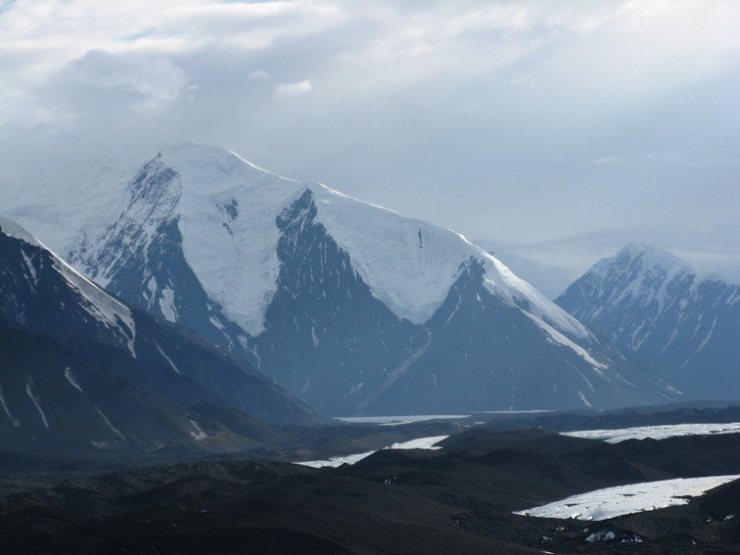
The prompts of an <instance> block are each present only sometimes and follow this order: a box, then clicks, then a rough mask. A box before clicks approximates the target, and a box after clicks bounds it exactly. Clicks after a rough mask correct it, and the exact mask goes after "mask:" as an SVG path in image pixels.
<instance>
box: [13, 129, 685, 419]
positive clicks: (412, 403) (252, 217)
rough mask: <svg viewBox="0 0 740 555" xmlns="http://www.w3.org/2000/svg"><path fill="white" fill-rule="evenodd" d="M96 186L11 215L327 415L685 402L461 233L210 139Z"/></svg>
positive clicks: (32, 198) (117, 288)
mask: <svg viewBox="0 0 740 555" xmlns="http://www.w3.org/2000/svg"><path fill="white" fill-rule="evenodd" d="M93 175H94V176H95V177H94V179H93V180H92V181H85V180H82V181H71V182H65V183H57V184H56V190H63V191H64V192H65V194H64V197H59V198H54V199H53V202H55V203H56V205H55V206H56V210H57V218H56V219H55V221H54V222H50V221H49V220H48V219H46V218H44V219H43V221H42V220H41V219H40V218H39V216H38V215H39V214H48V212H49V207H48V205H49V203H50V202H52V201H51V200H50V199H49V197H48V193H49V191H50V190H54V187H47V188H45V189H44V188H42V189H41V190H40V191H41V192H38V191H32V192H31V193H30V194H29V196H28V197H26V198H25V199H23V200H22V201H19V202H18V203H16V205H15V206H14V207H13V208H12V209H11V210H10V211H9V212H10V213H11V214H13V215H14V216H15V217H17V218H19V219H20V221H22V222H23V223H24V224H25V225H27V226H29V227H30V228H32V229H39V230H40V231H41V232H43V233H44V235H42V237H48V240H50V241H53V243H52V247H54V248H55V249H57V250H58V251H59V252H62V253H64V254H65V256H66V258H67V259H69V260H70V261H71V263H72V264H74V265H75V267H77V268H78V269H79V270H81V271H82V272H83V273H85V274H86V275H88V276H90V277H91V278H92V279H93V280H94V281H95V282H97V283H98V284H100V285H101V286H103V287H104V288H105V289H106V290H107V291H108V292H110V293H113V294H114V295H116V296H118V297H120V298H122V299H124V300H125V301H127V302H128V303H130V304H131V305H134V306H136V307H139V308H141V309H144V310H147V311H149V312H151V313H153V314H155V315H157V316H159V317H161V318H164V319H167V320H169V321H171V322H177V323H178V324H181V325H183V326H185V327H187V328H189V329H190V330H192V331H194V332H196V333H197V334H199V335H201V336H202V337H204V338H205V339H207V340H208V341H210V342H212V343H214V344H216V345H219V346H220V347H222V348H223V349H224V350H227V351H229V352H230V353H232V354H233V355H235V356H237V357H240V358H243V359H246V360H248V361H250V362H251V363H253V364H254V365H255V366H256V367H257V368H258V369H259V370H260V371H261V372H263V373H265V374H267V375H269V376H271V377H273V378H274V379H275V380H276V381H277V382H278V383H280V384H281V385H282V386H284V387H285V388H286V389H287V390H288V391H289V392H290V393H292V394H293V395H296V396H299V397H300V398H301V399H303V400H305V401H307V402H308V403H309V404H311V405H312V406H314V407H316V408H318V409H319V410H320V411H322V412H324V413H325V414H332V415H336V414H348V413H381V412H384V413H388V412H391V413H408V412H414V411H441V410H445V411H448V410H449V411H452V410H455V411H465V410H475V409H478V410H489V409H545V408H550V409H555V408H573V407H589V406H594V407H607V406H623V405H631V404H639V403H653V402H658V401H661V400H666V399H669V398H673V397H674V396H675V394H674V393H671V391H670V389H668V388H667V387H666V386H665V384H662V383H637V382H636V378H635V376H632V375H631V373H630V369H629V368H628V367H627V366H626V365H624V364H623V363H622V362H620V361H619V360H618V359H615V358H614V357H613V356H612V354H611V353H609V352H608V351H607V350H606V349H605V348H604V347H603V346H601V345H600V344H599V342H598V341H596V340H595V339H594V337H593V336H592V335H591V334H590V333H589V331H588V330H587V329H586V328H585V327H584V326H583V325H582V324H581V323H580V322H579V321H578V320H577V319H575V318H573V317H572V316H570V315H569V314H568V313H567V312H565V311H564V310H562V309H561V308H560V307H558V306H556V305H555V304H554V303H552V302H551V301H549V300H548V299H546V298H545V297H544V296H543V295H542V294H541V293H540V292H539V291H538V290H537V289H535V288H534V287H532V286H531V285H530V284H528V283H527V282H525V281H523V280H521V279H520V278H518V277H517V276H516V275H514V274H513V273H512V272H511V271H510V270H509V269H508V268H507V267H506V266H504V265H503V264H502V263H501V262H500V261H499V260H497V259H496V258H495V257H493V256H491V255H490V254H488V253H487V252H485V251H484V250H483V249H481V248H479V247H477V246H476V245H473V244H472V243H470V242H468V241H467V240H466V239H465V238H464V237H462V236H461V235H459V234H457V233H454V232H452V231H449V230H446V229H441V228H439V227H436V226H434V225H431V224H429V223H427V222H424V221H421V220H416V219H412V218H407V217H403V216H401V215H399V214H397V213H395V212H392V211H390V210H386V209H384V208H381V207H378V206H374V205H370V204H366V203H363V202H360V201H358V200H355V199H352V198H350V197H347V196H345V195H343V194H341V193H338V192H337V191H334V190H332V189H329V188H328V187H326V186H324V185H322V184H320V183H302V182H298V181H295V180H292V179H287V178H284V177H280V176H277V175H274V174H271V173H269V172H267V171H265V170H263V169H261V168H258V167H256V166H254V165H252V164H250V163H248V162H246V161H244V160H243V159H241V158H240V157H238V156H237V155H235V154H233V153H231V152H229V151H226V150H224V149H221V148H217V147H208V146H203V145H198V144H195V143H186V144H183V145H179V146H176V147H170V148H166V149H162V150H161V151H160V152H159V153H158V154H157V155H156V156H155V157H154V158H152V159H151V160H149V161H147V162H144V163H142V165H141V167H140V168H139V169H138V170H137V171H135V172H133V173H132V174H131V175H130V176H129V177H128V178H127V179H122V178H121V175H120V174H119V173H118V172H111V175H110V176H108V177H106V176H105V172H97V173H95V174H93ZM91 190H92V191H94V193H89V191H91ZM103 190H106V191H110V194H109V195H108V197H109V198H110V199H111V200H110V201H109V204H105V202H104V199H105V198H106V195H103V194H102V193H101V191H103ZM87 196H90V197H91V198H92V200H91V201H90V202H88V203H86V198H87ZM113 204H114V206H111V205H113ZM91 211H95V212H97V213H98V214H99V216H98V218H97V219H96V218H95V217H94V216H93V215H91V214H90V212H91ZM75 222H84V227H83V228H80V226H79V224H76V223H75Z"/></svg>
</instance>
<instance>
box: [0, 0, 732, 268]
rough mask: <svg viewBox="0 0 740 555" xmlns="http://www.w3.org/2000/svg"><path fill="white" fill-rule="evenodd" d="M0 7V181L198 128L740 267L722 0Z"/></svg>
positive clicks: (315, 175) (568, 227)
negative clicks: (699, 253)
mask: <svg viewBox="0 0 740 555" xmlns="http://www.w3.org/2000/svg"><path fill="white" fill-rule="evenodd" d="M0 6H1V7H0V160H2V164H1V165H0V187H5V188H6V190H8V189H10V188H11V187H17V186H18V185H19V184H24V183H26V182H31V181H34V180H38V179H43V178H44V177H48V175H49V174H50V173H51V172H53V171H54V170H55V169H56V168H58V167H60V166H63V165H68V164H75V163H79V161H80V160H90V159H97V158H100V157H102V156H111V155H139V154H145V153H152V154H154V153H156V150H157V148H158V147H159V146H160V145H162V144H167V143H173V142H181V141H183V140H186V139H195V140H197V141H200V142H205V143H213V144H219V145H223V146H226V147H229V148H231V149H233V150H235V151H237V152H239V153H240V154H242V155H243V156H244V157H245V158H247V159H249V160H252V161H253V162H255V163H257V164H259V165H262V166H264V167H267V168H270V169H272V170H273V171H276V172H278V173H281V174H284V175H289V176H292V177H297V178H302V179H307V180H319V181H322V182H324V183H326V184H328V185H330V186H333V187H335V188H337V189H339V190H342V191H343V192H345V193H348V194H350V195H353V196H356V197H359V198H362V199H365V200H369V201H372V202H376V203H379V204H382V205H385V206H388V207H390V208H394V209H396V210H398V211H400V212H402V213H406V214H409V215H413V216H418V217H422V218H426V219H429V220H431V221H434V222H436V223H439V224H441V225H444V226H446V227H451V228H454V229H456V230H459V231H462V232H463V233H465V234H467V235H468V236H471V237H477V238H485V239H490V240H492V241H494V242H496V241H500V242H501V243H502V244H503V243H506V244H508V245H515V244H519V243H521V242H541V241H546V240H552V239H556V238H562V237H568V236H576V237H578V238H579V240H580V241H582V239H583V237H584V236H586V237H588V236H593V237H604V236H609V237H612V236H613V237H620V238H621V237H629V238H636V239H642V240H644V241H647V242H653V243H656V244H658V245H661V246H665V247H669V248H674V249H678V248H680V247H683V250H685V251H686V252H690V251H696V252H698V251H703V252H704V255H706V253H707V252H709V253H710V254H711V253H714V254H715V255H716V257H718V258H717V260H720V259H722V260H724V261H725V263H726V262H727V260H730V262H732V263H737V265H738V268H740V245H739V244H738V243H740V177H739V176H740V171H739V170H740V157H739V156H738V154H740V102H739V101H738V99H739V98H740V2H735V1H733V0H727V1H721V0H717V1H713V0H710V1H707V0H674V1H669V0H629V1H627V0H620V1H616V0H615V1H608V0H602V1H599V2H593V1H584V2H578V1H571V2H562V1H550V2H548V1H526V0H516V1H511V2H508V1H503V0H502V1H488V2H473V1H471V2H451V1H450V2H443V1H439V2H400V1H396V2H384V1H382V0H378V1H373V2H358V1H355V2H341V1H330V0H327V1H301V0H297V1H293V2H260V3H246V2H233V1H232V2H216V1H210V2H209V1H187V0H186V1H182V0H179V1H172V0H157V2H149V1H143V0H141V1H138V0H127V1H118V2H116V1H112V0H111V1H100V0H98V1H95V0H63V1H62V0H32V1H23V0H16V1H8V0H4V1H3V0H0ZM733 232H734V233H733ZM610 234H611V235H610ZM733 257H735V258H733ZM710 258H711V256H710ZM733 260H734V262H733ZM710 266H711V264H710Z"/></svg>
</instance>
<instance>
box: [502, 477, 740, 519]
mask: <svg viewBox="0 0 740 555" xmlns="http://www.w3.org/2000/svg"><path fill="white" fill-rule="evenodd" d="M738 478H740V474H736V475H732V476H709V477H703V478H677V479H673V480H661V481H658V482H642V483H639V484H629V485H626V486H616V487H611V488H604V489H598V490H594V491H590V492H587V493H580V494H578V495H573V496H571V497H568V498H566V499H563V500H561V501H555V502H553V503H548V504H547V505H543V506H541V507H535V508H533V509H527V510H525V511H516V512H515V513H514V514H517V515H524V516H531V517H537V518H562V519H577V520H597V521H598V520H607V519H610V518H614V517H618V516H622V515H629V514H633V513H639V512H643V511H654V510H656V509H662V508H665V507H670V506H672V505H685V504H687V503H688V502H689V498H690V497H697V496H700V495H703V494H704V493H706V492H707V491H709V490H711V489H714V488H716V487H718V486H721V485H722V484H726V483H728V482H732V481H734V480H737V479H738Z"/></svg>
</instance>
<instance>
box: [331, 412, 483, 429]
mask: <svg viewBox="0 0 740 555" xmlns="http://www.w3.org/2000/svg"><path fill="white" fill-rule="evenodd" d="M469 416H470V415H469V414H418V415H412V416H343V417H336V418H335V420H341V421H342V422H349V423H352V424H378V425H379V426H402V425H404V424H413V423H415V422H426V421H428V420H457V419H460V418H468V417H469Z"/></svg>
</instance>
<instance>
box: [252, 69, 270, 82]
mask: <svg viewBox="0 0 740 555" xmlns="http://www.w3.org/2000/svg"><path fill="white" fill-rule="evenodd" d="M247 78H248V79H249V80H250V81H267V80H269V79H272V74H271V73H270V72H269V71H265V70H264V69H255V70H254V71H250V72H249V75H247Z"/></svg>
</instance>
